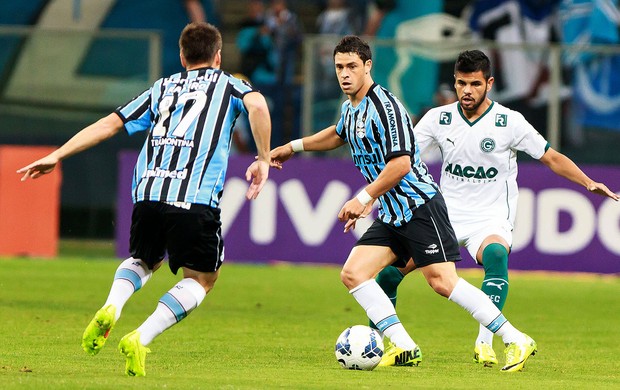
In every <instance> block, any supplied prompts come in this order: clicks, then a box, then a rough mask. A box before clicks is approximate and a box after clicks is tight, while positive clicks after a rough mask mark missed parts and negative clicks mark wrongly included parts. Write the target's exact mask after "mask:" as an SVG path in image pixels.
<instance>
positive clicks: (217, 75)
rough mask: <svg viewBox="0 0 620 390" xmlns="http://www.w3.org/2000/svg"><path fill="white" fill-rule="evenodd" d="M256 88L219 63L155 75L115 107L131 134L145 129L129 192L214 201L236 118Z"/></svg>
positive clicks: (139, 198)
mask: <svg viewBox="0 0 620 390" xmlns="http://www.w3.org/2000/svg"><path fill="white" fill-rule="evenodd" d="M253 90H254V89H253V88H252V87H251V86H250V85H249V84H248V83H246V82H245V81H242V80H239V79H237V78H235V77H233V76H231V75H230V74H228V73H226V72H223V71H221V70H219V69H213V68H201V69H195V70H191V71H186V72H181V73H176V74H173V75H171V76H169V77H165V78H162V79H159V80H157V81H156V82H155V84H153V86H152V87H151V88H150V89H148V90H146V91H144V92H143V93H142V94H140V95H139V96H137V97H136V98H134V99H133V100H131V101H129V102H128V103H126V104H124V105H122V106H120V107H118V108H117V109H116V111H115V112H116V113H117V114H118V115H119V116H120V117H121V118H122V119H123V122H124V123H125V129H126V130H127V132H128V133H129V134H134V133H136V132H139V131H148V136H147V138H146V142H145V143H144V146H143V147H142V150H141V151H140V155H139V156H138V161H137V163H136V167H135V169H134V175H133V185H132V197H133V201H134V202H138V201H142V200H151V201H160V202H189V203H200V204H205V205H208V206H211V207H218V204H219V200H220V196H221V193H222V188H223V186H224V178H225V176H226V168H227V166H228V156H229V153H230V143H231V140H232V132H233V128H234V123H235V120H236V119H237V116H238V115H239V113H241V112H246V109H245V106H244V105H243V100H242V99H243V96H244V95H245V94H246V93H248V92H251V91H253Z"/></svg>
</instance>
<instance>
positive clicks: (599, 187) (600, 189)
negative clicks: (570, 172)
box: [587, 181, 620, 201]
mask: <svg viewBox="0 0 620 390" xmlns="http://www.w3.org/2000/svg"><path fill="white" fill-rule="evenodd" d="M587 188H588V191H590V192H593V193H595V194H599V195H602V196H608V197H610V198H611V199H613V200H615V201H617V200H618V199H619V198H620V197H619V196H618V194H616V193H613V192H611V191H610V190H609V188H607V186H606V185H605V184H603V183H597V182H595V181H593V182H592V183H590V184H589V185H588V187H587Z"/></svg>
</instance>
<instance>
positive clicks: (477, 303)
mask: <svg viewBox="0 0 620 390" xmlns="http://www.w3.org/2000/svg"><path fill="white" fill-rule="evenodd" d="M448 299H449V300H451V301H452V302H455V303H456V304H458V305H459V306H461V307H462V308H463V309H465V310H467V311H468V312H469V313H470V314H471V315H472V316H473V317H474V318H475V319H476V321H478V322H479V323H480V324H481V325H483V326H485V327H486V328H487V329H489V330H490V331H491V332H493V333H496V334H497V335H498V336H500V337H501V338H502V340H503V341H504V343H505V344H508V343H512V342H519V343H523V342H525V336H524V335H523V333H521V332H520V331H519V330H517V329H516V328H515V327H514V326H512V325H511V324H510V322H508V320H506V317H504V315H503V314H502V312H501V311H500V310H499V309H498V308H497V307H496V306H495V305H494V304H493V302H491V300H490V299H489V297H488V296H487V295H486V294H485V293H483V292H482V291H481V290H480V289H478V288H476V287H474V286H472V285H471V284H469V283H467V281H465V280H464V279H462V278H459V281H458V282H457V283H456V286H454V290H453V291H452V294H450V296H449V297H448Z"/></svg>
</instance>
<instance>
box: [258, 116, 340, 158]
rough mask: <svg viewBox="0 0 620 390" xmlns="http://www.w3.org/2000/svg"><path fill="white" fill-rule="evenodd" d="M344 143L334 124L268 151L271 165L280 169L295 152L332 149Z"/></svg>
mask: <svg viewBox="0 0 620 390" xmlns="http://www.w3.org/2000/svg"><path fill="white" fill-rule="evenodd" d="M344 144H345V140H343V139H342V138H341V137H340V136H339V135H338V133H337V132H336V125H333V126H329V127H328V128H326V129H323V130H321V131H319V132H318V133H315V134H312V135H309V136H307V137H303V138H299V139H296V140H293V141H291V142H289V143H287V144H285V145H282V146H279V147H277V148H275V149H273V150H272V151H271V153H270V157H271V166H272V167H274V168H277V169H282V164H283V163H284V162H285V161H286V160H288V159H289V158H291V156H293V154H295V153H296V152H303V151H325V150H333V149H336V148H338V147H340V146H342V145H344Z"/></svg>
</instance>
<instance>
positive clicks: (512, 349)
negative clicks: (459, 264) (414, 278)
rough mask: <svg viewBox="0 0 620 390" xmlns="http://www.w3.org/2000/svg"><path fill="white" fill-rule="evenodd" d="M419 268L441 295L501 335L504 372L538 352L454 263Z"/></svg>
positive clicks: (520, 367) (518, 368) (517, 366)
mask: <svg viewBox="0 0 620 390" xmlns="http://www.w3.org/2000/svg"><path fill="white" fill-rule="evenodd" d="M420 270H421V271H422V274H423V275H424V277H425V278H426V280H427V281H428V283H429V285H431V287H432V288H433V289H434V290H435V291H436V292H437V293H438V294H440V295H442V296H444V297H447V298H448V299H449V300H450V301H452V302H455V303H456V304H457V305H459V306H461V307H462V308H463V309H465V310H467V311H468V312H469V313H470V314H471V315H472V317H474V319H476V321H478V323H480V324H482V325H483V326H485V327H486V328H487V329H489V330H490V331H491V332H492V333H495V334H497V335H498V336H500V337H501V338H502V340H503V342H504V343H505V344H506V345H507V346H508V347H507V348H506V359H507V360H506V365H505V366H504V367H503V368H502V371H519V370H521V369H522V368H523V366H524V365H525V361H526V360H527V358H528V357H529V356H531V355H533V354H535V353H536V350H537V346H536V343H535V342H534V340H532V339H531V338H530V337H529V336H527V335H526V334H525V333H522V332H521V331H519V330H518V329H516V328H515V327H514V326H513V325H512V324H511V323H510V322H509V321H508V320H507V319H506V318H505V317H504V315H503V314H502V312H501V311H500V310H499V309H498V308H497V307H496V306H495V305H494V304H493V302H491V300H490V299H489V298H488V297H487V296H486V295H485V294H484V293H483V292H482V291H481V290H479V289H478V288H476V287H474V286H472V285H471V284H470V283H468V282H467V281H465V280H464V279H462V278H459V277H458V275H457V273H456V267H455V266H454V263H450V262H447V263H436V264H430V265H428V266H424V267H422V268H420Z"/></svg>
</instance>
